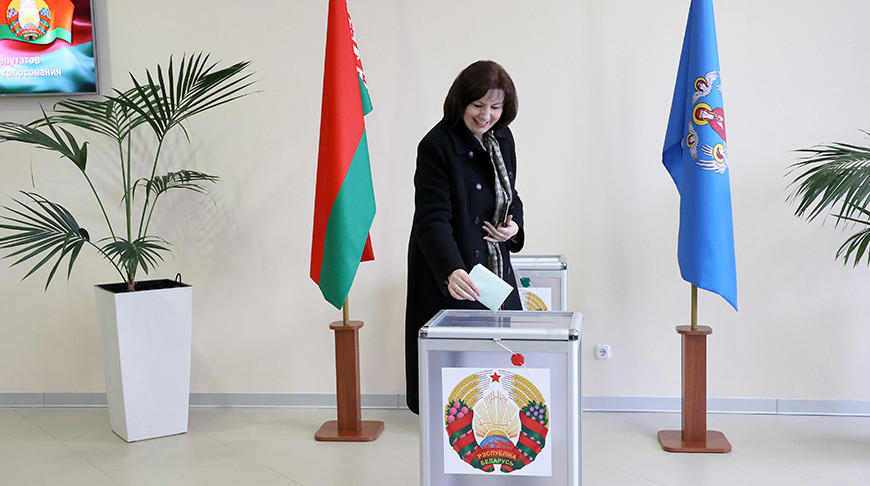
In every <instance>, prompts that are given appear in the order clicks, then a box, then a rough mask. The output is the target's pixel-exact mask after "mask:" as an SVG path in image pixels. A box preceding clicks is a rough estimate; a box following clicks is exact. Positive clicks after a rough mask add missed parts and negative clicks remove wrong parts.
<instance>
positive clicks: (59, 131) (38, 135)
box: [0, 116, 88, 172]
mask: <svg viewBox="0 0 870 486" xmlns="http://www.w3.org/2000/svg"><path fill="white" fill-rule="evenodd" d="M42 121H43V122H44V126H45V127H47V128H48V129H49V131H50V132H51V135H49V134H48V133H46V132H44V131H42V130H40V129H39V128H37V127H35V126H33V124H30V125H24V124H22V123H16V122H0V142H22V143H26V144H30V145H33V146H36V147H38V148H41V149H45V150H53V151H55V152H57V153H59V154H60V155H61V156H63V157H66V158H67V159H69V160H70V161H71V162H72V163H74V164H75V165H76V167H78V168H79V170H81V171H82V172H84V171H85V166H86V165H87V161H88V142H84V143H82V144H81V145H79V143H78V142H77V141H76V139H75V137H74V136H73V134H72V133H70V132H69V131H68V130H66V129H65V128H63V127H60V126H55V123H54V122H52V121H51V119H50V118H49V117H48V116H43V119H42Z"/></svg>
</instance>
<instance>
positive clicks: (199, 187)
mask: <svg viewBox="0 0 870 486" xmlns="http://www.w3.org/2000/svg"><path fill="white" fill-rule="evenodd" d="M219 180H220V178H219V177H217V176H213V175H209V174H205V173H203V172H196V171H192V170H180V171H178V172H169V173H167V174H165V175H161V176H156V177H154V178H153V179H151V180H148V179H139V180H138V181H136V188H138V187H142V186H144V187H145V189H146V191H147V192H148V193H150V194H151V196H152V197H154V198H155V199H156V198H157V196H160V195H161V194H163V193H165V192H166V191H169V190H170V189H186V190H189V191H194V192H198V193H200V194H205V195H206V196H208V197H210V198H212V199H214V196H213V195H212V193H211V192H210V191H209V190H208V188H206V187H205V185H204V184H203V183H205V182H209V183H212V184H215V183H217V182H218V181H219ZM134 192H135V188H134Z"/></svg>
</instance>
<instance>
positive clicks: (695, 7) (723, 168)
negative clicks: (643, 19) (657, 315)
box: [662, 0, 737, 310]
mask: <svg viewBox="0 0 870 486" xmlns="http://www.w3.org/2000/svg"><path fill="white" fill-rule="evenodd" d="M662 162H663V163H664V165H665V168H667V169H668V172H669V173H670V174H671V178H672V179H673V180H674V184H676V186H677V190H678V191H679V193H680V233H679V243H678V249H677V259H678V261H679V263H680V273H681V274H682V276H683V279H684V280H686V281H687V282H689V283H692V284H694V285H695V286H697V287H698V288H702V289H704V290H708V291H710V292H714V293H717V294H719V295H721V296H722V298H724V299H725V300H726V301H728V303H729V304H731V306H732V307H734V309H735V310H737V268H736V264H735V261H734V228H733V223H732V220H731V184H730V182H729V180H728V179H729V175H728V173H729V172H730V171H729V168H728V145H727V144H726V138H725V111H724V110H723V106H722V90H721V77H720V74H719V52H718V47H717V46H716V25H715V20H714V18H713V0H692V5H691V7H690V8H689V20H688V23H687V24H686V36H685V38H684V39H683V51H682V54H681V55H680V67H679V70H678V71H677V84H676V87H675V88H674V99H673V101H672V103H671V114H670V118H669V119H668V132H667V134H666V135H665V144H664V148H663V149H662Z"/></svg>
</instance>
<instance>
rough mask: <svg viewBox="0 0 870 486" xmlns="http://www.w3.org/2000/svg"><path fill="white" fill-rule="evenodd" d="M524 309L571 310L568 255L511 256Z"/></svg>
mask: <svg viewBox="0 0 870 486" xmlns="http://www.w3.org/2000/svg"><path fill="white" fill-rule="evenodd" d="M511 264H512V265H513V267H514V272H515V273H516V275H517V288H518V289H519V291H520V301H522V303H523V310H528V311H531V310H544V311H566V310H568V259H567V258H566V257H565V255H511Z"/></svg>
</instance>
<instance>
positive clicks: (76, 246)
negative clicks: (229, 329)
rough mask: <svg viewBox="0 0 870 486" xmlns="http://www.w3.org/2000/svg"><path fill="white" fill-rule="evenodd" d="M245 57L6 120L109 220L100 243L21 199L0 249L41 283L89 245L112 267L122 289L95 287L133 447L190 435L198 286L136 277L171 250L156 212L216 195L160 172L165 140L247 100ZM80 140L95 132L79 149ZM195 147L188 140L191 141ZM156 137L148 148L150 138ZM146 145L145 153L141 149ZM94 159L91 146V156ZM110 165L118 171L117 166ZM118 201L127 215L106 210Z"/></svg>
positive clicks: (111, 375)
mask: <svg viewBox="0 0 870 486" xmlns="http://www.w3.org/2000/svg"><path fill="white" fill-rule="evenodd" d="M248 65H249V63H248V62H239V63H236V64H233V65H231V66H228V67H222V68H221V67H218V65H217V63H213V62H210V61H209V56H208V55H206V54H202V53H201V54H199V55H195V56H190V57H188V56H184V57H183V58H182V59H181V62H178V63H175V62H174V61H173V59H172V58H170V60H169V64H168V66H167V68H166V69H164V68H163V67H161V66H159V65H158V66H157V68H156V70H154V71H146V74H145V77H144V78H141V77H140V78H137V77H135V76H134V75H133V74H130V78H131V80H132V84H133V87H132V88H130V89H129V90H126V91H119V90H115V91H114V94H112V95H107V96H103V97H101V98H100V99H98V100H92V99H67V100H63V101H60V102H58V103H57V104H56V105H55V106H54V109H53V110H52V111H51V112H49V113H46V112H45V111H43V116H42V117H40V118H39V119H37V120H36V121H34V122H32V123H29V124H21V123H14V122H2V123H0V142H21V143H25V144H29V145H31V146H33V147H36V148H40V149H45V150H49V151H52V152H56V153H58V154H60V155H61V157H62V158H63V159H66V160H68V161H69V162H72V163H73V164H74V165H75V167H77V168H78V171H79V172H80V174H81V176H82V180H83V184H84V186H85V187H86V188H87V189H86V191H87V192H88V193H90V194H92V196H93V199H94V201H95V202H96V205H97V206H98V207H99V209H100V212H101V214H102V219H103V221H104V223H105V226H104V228H103V229H104V231H105V235H104V236H103V237H102V238H100V239H96V238H95V237H94V236H92V234H93V233H92V232H91V231H89V230H87V229H85V228H83V227H81V226H80V225H79V223H78V221H76V219H75V218H74V217H73V215H72V212H71V211H69V210H67V209H66V208H65V207H64V206H62V205H60V204H58V203H56V202H54V201H51V200H49V199H48V198H46V197H43V196H42V195H39V194H37V193H34V192H22V193H21V196H20V197H18V198H14V199H13V201H14V204H9V205H8V206H3V211H2V213H0V230H2V233H0V249H3V250H6V251H7V254H6V255H5V258H11V259H12V260H13V261H12V265H13V266H15V265H19V264H25V263H28V264H31V267H30V270H29V271H28V272H27V274H26V275H25V277H24V278H27V277H30V276H32V275H34V274H35V273H36V272H37V271H38V270H40V269H45V270H46V271H47V278H46V281H45V288H48V286H49V285H50V284H51V282H52V279H53V278H54V277H55V276H56V275H57V273H58V272H59V271H60V273H66V274H67V278H69V275H70V273H71V272H72V269H73V266H74V265H75V263H76V261H77V258H78V256H79V254H80V252H81V251H82V250H83V249H84V248H90V249H92V250H94V251H96V252H97V253H98V254H99V255H101V256H102V257H104V259H105V260H106V261H107V262H109V264H110V265H111V266H112V267H114V269H115V270H116V271H117V273H118V276H119V277H120V280H121V283H117V284H104V285H97V286H96V299H97V315H98V320H99V321H100V339H101V342H102V357H103V367H104V369H105V373H106V394H107V400H108V405H109V418H110V422H111V425H112V430H114V431H115V432H116V433H117V434H118V435H119V436H121V437H122V438H123V439H125V440H127V441H134V440H141V439H147V438H153V437H161V436H165V435H173V434H178V433H183V432H186V431H187V416H188V405H189V395H190V341H191V298H192V292H191V287H190V286H189V285H187V284H184V283H182V282H180V278H177V279H176V280H170V279H166V280H140V279H139V277H140V275H141V274H146V275H147V274H148V273H149V271H150V270H153V269H154V268H155V267H156V266H157V265H158V264H159V263H160V262H161V261H162V260H163V259H164V255H165V254H166V253H167V252H169V249H170V244H169V242H168V241H166V240H165V239H163V238H161V237H159V236H157V235H154V234H153V233H152V231H151V222H152V216H154V214H155V211H154V210H155V207H156V206H157V203H158V202H159V201H162V200H163V198H164V197H165V195H166V194H168V193H170V192H177V191H180V190H187V191H194V192H197V193H200V194H204V195H207V196H210V195H211V193H210V192H209V188H208V186H209V185H210V184H213V183H215V182H217V181H218V177H216V176H213V175H209V174H206V173H203V172H198V171H193V170H187V169H176V170H174V171H167V170H166V169H164V167H165V166H166V165H167V164H168V163H170V162H171V157H172V153H171V152H170V151H167V150H163V149H164V141H165V140H166V137H167V134H169V133H170V132H171V131H173V129H175V128H176V127H178V129H179V130H181V131H182V132H183V134H184V135H185V136H188V131H187V130H188V128H187V127H186V126H185V125H186V122H187V120H188V119H189V118H190V117H192V116H194V115H196V114H199V113H202V112H204V111H208V110H211V109H212V108H215V107H218V106H221V105H223V104H225V103H229V102H230V101H234V100H237V99H239V98H241V97H243V96H246V95H247V94H250V91H249V89H248V88H249V87H250V86H251V84H252V83H253V81H252V80H251V79H250V76H251V75H252V73H250V72H247V67H248ZM81 134H86V135H89V136H91V137H90V138H89V139H88V140H87V141H83V142H79V139H78V138H77V137H79V136H81ZM187 139H188V141H189V137H188V138H187ZM149 140H151V141H153V143H149V142H148V141H149ZM98 142H108V143H109V144H110V147H114V148H113V149H111V150H109V153H111V152H114V153H116V154H117V155H116V156H114V157H113V158H112V160H96V161H94V160H90V159H89V158H88V154H89V151H88V144H89V143H91V144H93V143H98ZM143 147H145V148H143ZM91 153H93V151H91ZM106 163H108V164H109V165H108V166H106V165H103V166H101V167H100V169H99V170H101V171H102V172H106V171H107V170H115V171H116V172H115V173H116V175H117V178H116V179H115V181H116V182H117V185H116V186H114V188H113V190H116V191H118V192H117V193H113V194H111V193H110V194H105V193H104V192H105V191H102V192H101V191H100V190H98V185H97V184H95V183H94V181H93V180H92V177H91V175H92V174H91V172H92V171H91V168H92V167H93V166H94V165H95V164H106ZM113 168H114V169H113ZM110 199H114V200H113V201H112V202H113V203H116V202H117V201H118V199H120V209H119V210H118V212H120V213H121V214H120V217H117V215H115V216H116V217H115V219H113V218H112V217H111V216H110V210H111V209H112V208H113V207H114V206H115V204H109V203H108V201H109V200H110Z"/></svg>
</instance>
